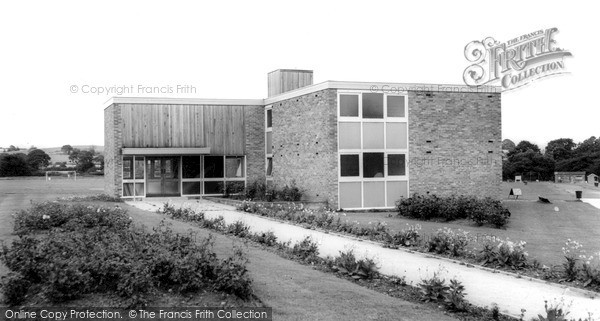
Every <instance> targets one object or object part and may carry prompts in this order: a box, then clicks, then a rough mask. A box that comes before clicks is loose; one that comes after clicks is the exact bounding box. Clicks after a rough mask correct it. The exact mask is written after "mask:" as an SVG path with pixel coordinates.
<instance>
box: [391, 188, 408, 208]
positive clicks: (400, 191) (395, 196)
mask: <svg viewBox="0 0 600 321" xmlns="http://www.w3.org/2000/svg"><path fill="white" fill-rule="evenodd" d="M401 197H408V183H407V182H387V206H388V207H392V206H395V205H396V201H398V200H399V199H400V198H401Z"/></svg>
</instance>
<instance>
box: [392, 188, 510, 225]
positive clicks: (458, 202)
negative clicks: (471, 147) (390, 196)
mask: <svg viewBox="0 0 600 321" xmlns="http://www.w3.org/2000/svg"><path fill="white" fill-rule="evenodd" d="M396 209H397V210H398V215H401V216H406V217H411V218H416V219H420V220H432V219H444V220H446V221H452V220H457V219H470V220H472V221H474V222H475V223H476V224H477V225H483V224H486V223H489V224H491V225H493V226H495V227H502V226H504V225H506V223H507V222H508V217H509V216H510V212H509V211H508V210H507V209H506V208H504V207H503V206H502V203H501V202H500V201H498V200H494V199H492V198H489V197H486V198H482V199H479V198H476V197H474V196H454V195H453V196H448V197H438V196H436V195H419V194H414V195H413V196H412V197H409V198H403V199H401V200H399V201H398V202H397V203H396Z"/></svg>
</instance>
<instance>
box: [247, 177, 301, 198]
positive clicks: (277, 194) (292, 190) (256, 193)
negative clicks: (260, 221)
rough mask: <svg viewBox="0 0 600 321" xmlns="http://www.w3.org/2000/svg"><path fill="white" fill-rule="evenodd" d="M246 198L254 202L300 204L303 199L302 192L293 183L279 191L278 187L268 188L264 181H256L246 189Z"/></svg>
mask: <svg viewBox="0 0 600 321" xmlns="http://www.w3.org/2000/svg"><path fill="white" fill-rule="evenodd" d="M244 196H245V197H246V199H248V200H252V201H267V202H273V201H284V202H298V201H300V200H301V199H302V191H301V190H300V189H299V188H298V187H297V186H296V183H295V182H293V181H292V183H291V184H290V185H285V186H284V187H283V189H277V187H276V186H272V187H267V185H266V184H265V183H264V182H262V181H254V182H253V183H252V184H250V185H248V186H247V187H246V190H245V191H244Z"/></svg>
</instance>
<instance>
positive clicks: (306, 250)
mask: <svg viewBox="0 0 600 321" xmlns="http://www.w3.org/2000/svg"><path fill="white" fill-rule="evenodd" d="M292 255H294V256H295V257H297V258H298V259H300V260H302V261H305V262H315V261H316V260H317V258H318V255H319V246H318V245H317V243H315V242H314V241H313V240H312V238H311V237H310V236H307V237H306V238H304V239H303V240H302V241H300V242H298V243H296V244H294V247H293V248H292Z"/></svg>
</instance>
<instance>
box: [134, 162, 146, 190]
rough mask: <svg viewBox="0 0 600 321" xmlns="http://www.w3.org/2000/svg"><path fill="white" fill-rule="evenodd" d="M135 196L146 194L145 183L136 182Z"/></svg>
mask: <svg viewBox="0 0 600 321" xmlns="http://www.w3.org/2000/svg"><path fill="white" fill-rule="evenodd" d="M142 164H143V163H142ZM135 196H144V183H135Z"/></svg>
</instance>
